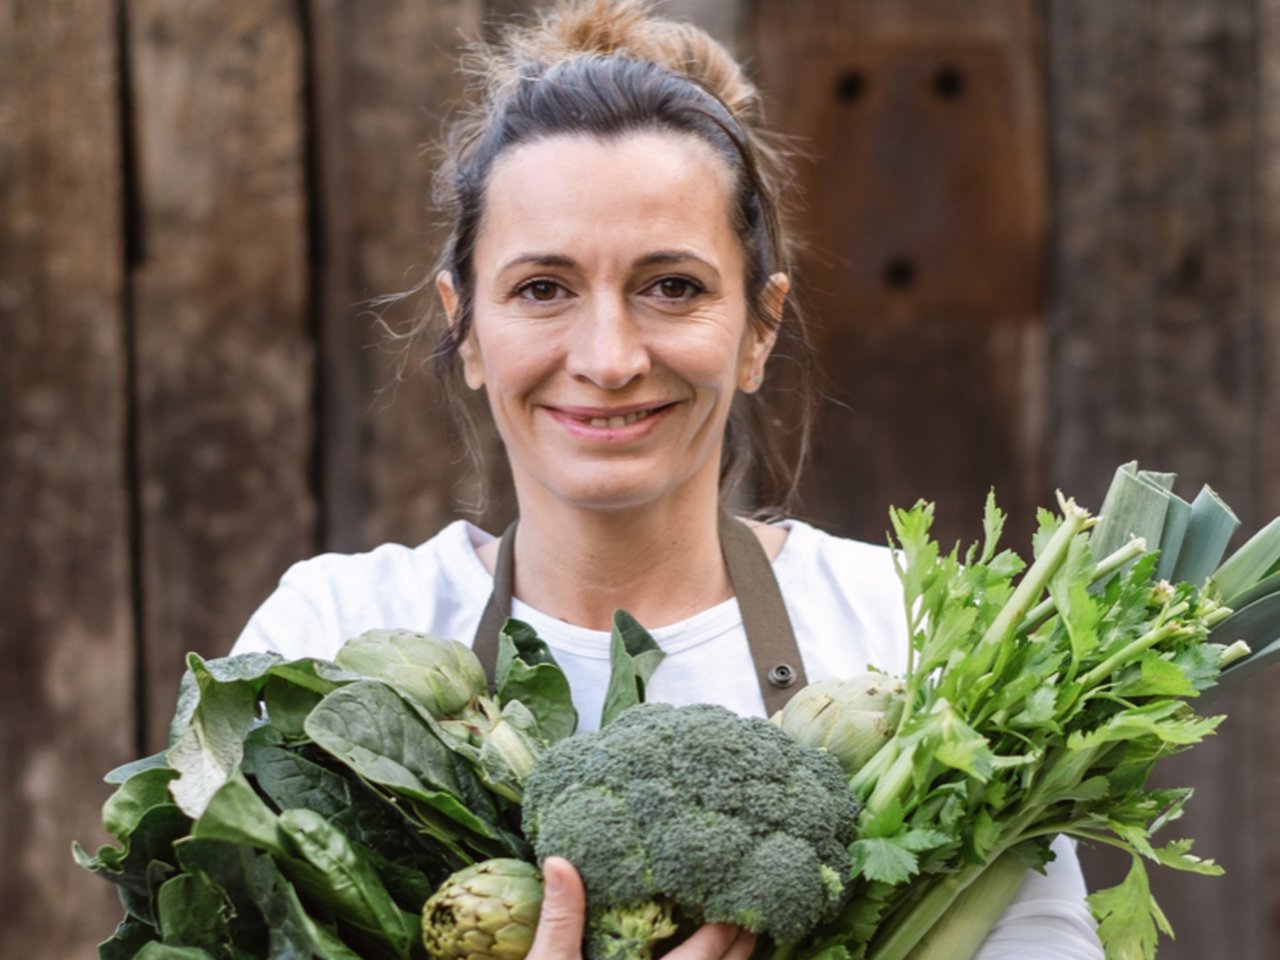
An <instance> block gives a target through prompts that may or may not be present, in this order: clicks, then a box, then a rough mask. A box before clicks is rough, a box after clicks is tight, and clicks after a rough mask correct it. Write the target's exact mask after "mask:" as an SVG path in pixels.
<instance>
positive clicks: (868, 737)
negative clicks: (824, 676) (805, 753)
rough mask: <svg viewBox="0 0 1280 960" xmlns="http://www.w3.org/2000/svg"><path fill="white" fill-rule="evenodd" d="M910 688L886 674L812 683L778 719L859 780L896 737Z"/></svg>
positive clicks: (792, 734) (792, 733)
mask: <svg viewBox="0 0 1280 960" xmlns="http://www.w3.org/2000/svg"><path fill="white" fill-rule="evenodd" d="M905 693H906V687H905V686H904V685H903V683H902V681H901V680H899V679H897V678H895V677H890V676H888V675H886V674H883V673H860V674H858V675H857V676H853V677H849V678H847V679H844V680H819V681H817V682H815V683H811V684H809V685H808V686H807V687H805V688H804V689H802V690H800V691H799V692H798V693H797V694H796V695H795V696H794V697H792V698H791V699H790V700H789V701H788V702H787V705H786V706H785V707H783V708H782V710H780V711H779V712H778V713H776V714H774V717H773V722H774V723H776V724H778V725H779V726H780V727H782V729H783V730H784V731H785V732H786V733H787V734H788V735H789V736H790V737H791V738H792V739H793V740H797V741H799V742H800V743H803V744H807V745H808V746H811V747H817V748H818V749H820V750H825V751H827V752H828V753H830V754H831V755H832V756H833V757H835V758H836V759H837V760H839V761H840V766H841V767H842V768H843V769H844V772H845V773H846V774H847V775H849V776H853V775H854V774H855V773H857V772H858V771H859V770H860V769H862V767H863V765H864V764H865V763H866V762H867V761H868V760H870V759H871V758H872V756H874V755H875V752H876V751H877V750H879V749H880V748H881V747H882V746H883V745H884V744H885V743H886V742H887V741H888V740H889V738H890V737H891V736H893V730H894V727H896V726H897V724H898V720H899V718H900V717H901V716H902V705H903V697H904V695H905Z"/></svg>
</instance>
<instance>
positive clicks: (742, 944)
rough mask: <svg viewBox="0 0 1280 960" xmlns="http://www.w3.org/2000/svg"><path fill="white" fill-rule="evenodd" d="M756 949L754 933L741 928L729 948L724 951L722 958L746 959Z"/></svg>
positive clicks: (725, 959) (732, 959)
mask: <svg viewBox="0 0 1280 960" xmlns="http://www.w3.org/2000/svg"><path fill="white" fill-rule="evenodd" d="M755 949H756V935H755V934H754V933H748V932H747V931H746V930H743V929H741V928H739V929H738V935H737V937H735V938H734V941H733V943H731V944H729V949H728V950H726V951H725V954H724V960H747V958H748V957H750V956H751V954H752V953H753V952H754V951H755Z"/></svg>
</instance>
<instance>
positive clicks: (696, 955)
mask: <svg viewBox="0 0 1280 960" xmlns="http://www.w3.org/2000/svg"><path fill="white" fill-rule="evenodd" d="M741 931H742V928H741V927H736V926H734V925H733V924H731V923H708V924H705V925H704V926H702V927H699V928H698V930H697V932H695V933H694V934H693V936H691V937H690V938H689V939H688V940H686V941H685V942H684V943H682V944H680V946H678V947H676V948H675V949H674V950H672V951H671V952H670V953H668V954H667V955H666V960H719V958H721V957H723V956H724V955H725V951H727V950H728V949H729V948H730V947H731V946H732V945H733V943H734V942H735V941H736V940H737V938H738V934H739V933H740V932H741Z"/></svg>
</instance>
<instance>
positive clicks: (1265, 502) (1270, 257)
mask: <svg viewBox="0 0 1280 960" xmlns="http://www.w3.org/2000/svg"><path fill="white" fill-rule="evenodd" d="M1257 10H1258V22H1257V26H1256V28H1255V29H1256V33H1255V49H1256V50H1258V51H1260V52H1262V55H1261V56H1259V57H1258V60H1257V69H1258V96H1257V101H1256V106H1255V116H1256V117H1257V124H1258V143H1257V149H1256V150H1255V152H1254V156H1255V157H1256V162H1257V165H1258V167H1257V171H1256V175H1257V200H1256V203H1255V206H1254V209H1255V212H1256V215H1257V217H1258V229H1257V243H1258V248H1257V250H1256V252H1255V255H1254V269H1255V271H1256V273H1255V289H1256V291H1257V294H1256V296H1257V312H1258V320H1259V335H1258V363H1259V387H1260V391H1261V393H1260V397H1259V402H1258V408H1257V413H1256V415H1255V416H1256V419H1255V421H1254V424H1253V432H1254V436H1255V438H1256V443H1257V457H1258V459H1257V471H1258V484H1259V491H1258V496H1259V516H1260V517H1274V516H1280V270H1277V269H1276V266H1277V265H1278V264H1280V57H1277V56H1276V55H1275V53H1276V51H1280V0H1258V6H1257ZM1266 682H1267V684H1268V686H1269V687H1270V689H1271V690H1273V691H1274V690H1275V689H1277V685H1278V684H1280V677H1276V676H1272V677H1269V678H1268V679H1267V681H1266ZM1260 699H1261V700H1262V701H1263V715H1262V717H1261V720H1260V723H1261V725H1262V729H1263V733H1264V736H1265V738H1266V739H1267V740H1269V741H1270V742H1271V744H1273V745H1274V744H1275V743H1276V742H1277V741H1280V697H1277V696H1271V697H1266V696H1260ZM1260 759H1262V760H1263V766H1262V771H1261V775H1260V776H1259V785H1258V791H1259V796H1260V797H1263V798H1269V799H1270V800H1271V801H1272V802H1264V803H1263V804H1262V809H1263V810H1264V812H1265V813H1264V815H1265V819H1264V820H1262V821H1260V822H1259V824H1258V830H1259V832H1260V834H1261V836H1263V837H1267V838H1272V839H1271V842H1269V843H1267V844H1266V847H1265V850H1264V851H1263V854H1262V856H1263V862H1262V864H1261V867H1260V869H1261V872H1262V876H1264V877H1266V878H1268V881H1269V882H1267V883H1265V884H1264V885H1263V886H1262V887H1261V888H1260V889H1259V891H1258V894H1257V895H1258V898H1259V899H1260V900H1261V901H1262V902H1261V904H1260V905H1259V910H1260V912H1261V914H1262V916H1263V922H1264V923H1266V924H1267V929H1268V930H1269V931H1270V937H1271V941H1270V947H1271V952H1272V955H1274V954H1275V953H1276V952H1277V944H1278V943H1280V883H1277V882H1276V878H1277V877H1280V843H1277V842H1276V841H1275V840H1274V838H1275V837H1280V803H1275V802H1274V798H1276V797H1280V763H1277V762H1276V760H1275V748H1274V746H1272V748H1271V750H1270V752H1269V757H1268V755H1266V754H1264V755H1263V757H1262V758H1260Z"/></svg>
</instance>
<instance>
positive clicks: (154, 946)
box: [134, 943, 217, 960]
mask: <svg viewBox="0 0 1280 960" xmlns="http://www.w3.org/2000/svg"><path fill="white" fill-rule="evenodd" d="M134 960H217V958H216V957H214V956H213V955H212V954H210V953H207V952H205V951H204V950H201V949H200V948H199V947H180V946H174V945H173V944H169V943H148V944H147V945H146V946H145V947H143V948H142V950H140V951H139V952H138V955H137V957H135V958H134Z"/></svg>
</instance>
